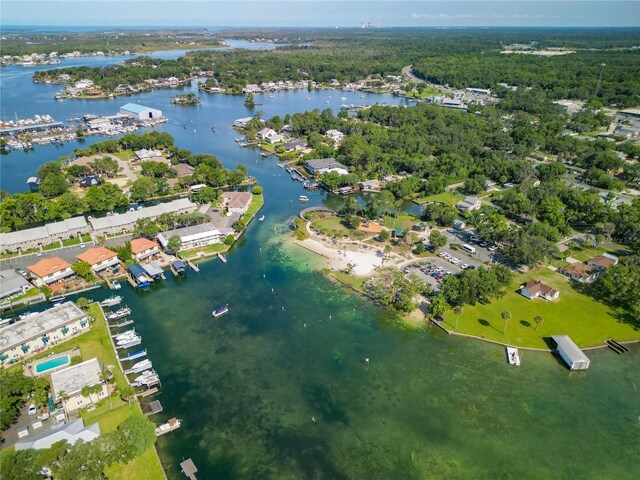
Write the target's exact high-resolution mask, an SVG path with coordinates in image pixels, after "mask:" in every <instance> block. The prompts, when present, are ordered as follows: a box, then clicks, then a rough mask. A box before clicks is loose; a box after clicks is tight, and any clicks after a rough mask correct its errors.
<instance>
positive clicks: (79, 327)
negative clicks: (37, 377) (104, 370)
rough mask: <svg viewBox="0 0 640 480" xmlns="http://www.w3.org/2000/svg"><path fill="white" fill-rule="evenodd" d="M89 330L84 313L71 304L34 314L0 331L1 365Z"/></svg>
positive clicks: (66, 303)
mask: <svg viewBox="0 0 640 480" xmlns="http://www.w3.org/2000/svg"><path fill="white" fill-rule="evenodd" d="M88 328H89V320H88V315H87V313H86V312H84V311H82V310H81V309H80V308H78V307H77V306H76V304H75V303H73V302H65V303H62V304H60V305H57V306H55V307H52V308H49V309H48V310H45V311H43V312H38V313H34V314H32V315H29V316H27V317H25V318H23V319H22V320H20V321H19V322H15V323H13V324H11V325H5V326H3V327H2V328H1V329H0V360H1V361H2V364H6V363H7V362H8V363H12V362H15V361H17V360H21V359H22V358H24V357H26V356H29V355H31V354H34V353H36V352H40V351H43V350H46V349H47V348H49V346H50V345H52V344H56V343H58V342H59V341H63V340H67V339H69V338H71V337H72V336H73V335H75V334H77V333H80V332H83V331H85V330H87V329H88Z"/></svg>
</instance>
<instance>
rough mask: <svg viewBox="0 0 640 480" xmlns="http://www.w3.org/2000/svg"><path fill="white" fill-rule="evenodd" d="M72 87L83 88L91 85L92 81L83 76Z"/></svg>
mask: <svg viewBox="0 0 640 480" xmlns="http://www.w3.org/2000/svg"><path fill="white" fill-rule="evenodd" d="M74 87H75V88H77V89H78V90H85V89H87V88H91V87H93V81H92V80H89V79H88V78H83V79H82V80H78V81H77V82H76V83H75V84H74Z"/></svg>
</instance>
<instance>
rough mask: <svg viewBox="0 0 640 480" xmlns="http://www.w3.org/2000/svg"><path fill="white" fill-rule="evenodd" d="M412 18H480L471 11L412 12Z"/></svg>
mask: <svg viewBox="0 0 640 480" xmlns="http://www.w3.org/2000/svg"><path fill="white" fill-rule="evenodd" d="M411 18H428V19H430V20H451V19H456V18H480V17H479V16H477V15H471V14H469V13H458V14H456V15H450V14H448V13H438V14H435V15H434V14H431V13H412V14H411Z"/></svg>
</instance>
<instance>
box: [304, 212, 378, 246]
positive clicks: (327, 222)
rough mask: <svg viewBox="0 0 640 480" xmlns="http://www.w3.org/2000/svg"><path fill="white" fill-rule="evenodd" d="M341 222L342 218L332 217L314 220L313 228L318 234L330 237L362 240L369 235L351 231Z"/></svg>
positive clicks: (359, 231)
mask: <svg viewBox="0 0 640 480" xmlns="http://www.w3.org/2000/svg"><path fill="white" fill-rule="evenodd" d="M341 220H342V219H341V218H339V217H336V216H333V215H331V216H327V217H324V218H318V219H317V220H314V221H313V222H312V223H311V226H312V227H313V228H314V229H315V230H317V231H318V232H320V233H322V234H324V235H329V236H336V237H349V238H355V239H360V240H362V239H364V238H365V237H367V236H368V235H369V234H367V233H365V232H363V231H361V230H349V229H348V228H347V227H345V226H344V225H342V223H341Z"/></svg>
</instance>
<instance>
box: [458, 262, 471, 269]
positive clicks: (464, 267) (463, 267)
mask: <svg viewBox="0 0 640 480" xmlns="http://www.w3.org/2000/svg"><path fill="white" fill-rule="evenodd" d="M460 268H462V269H464V270H466V269H467V268H469V265H467V264H466V263H463V264H462V265H460Z"/></svg>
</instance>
